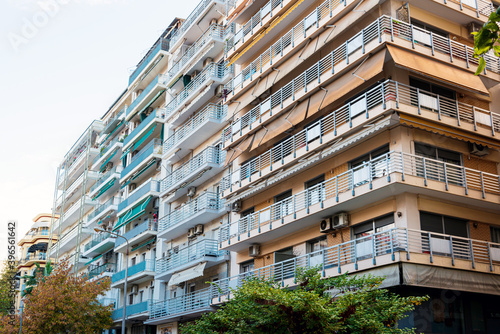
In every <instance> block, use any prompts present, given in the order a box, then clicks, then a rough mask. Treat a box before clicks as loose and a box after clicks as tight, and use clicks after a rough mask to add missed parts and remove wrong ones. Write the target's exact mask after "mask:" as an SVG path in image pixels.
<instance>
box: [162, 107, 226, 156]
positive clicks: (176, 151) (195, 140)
mask: <svg viewBox="0 0 500 334" xmlns="http://www.w3.org/2000/svg"><path fill="white" fill-rule="evenodd" d="M226 116H227V106H222V105H218V104H212V103H210V104H208V105H207V106H206V107H205V108H203V109H202V110H201V111H199V112H197V113H195V114H194V115H193V117H191V118H190V119H189V120H188V121H187V122H186V123H184V124H182V125H181V126H179V127H178V128H177V129H175V132H174V134H173V135H171V136H170V137H168V138H167V139H165V141H164V142H163V154H164V157H168V161H169V163H175V162H177V161H179V159H181V158H182V157H184V156H185V155H186V154H187V153H188V152H189V151H192V150H193V149H195V148H196V147H198V146H200V145H201V144H202V143H204V142H205V141H206V140H207V139H209V138H210V137H211V136H212V135H213V134H214V133H216V132H217V131H219V130H221V129H222V127H223V126H224V124H223V122H224V121H225V119H226Z"/></svg>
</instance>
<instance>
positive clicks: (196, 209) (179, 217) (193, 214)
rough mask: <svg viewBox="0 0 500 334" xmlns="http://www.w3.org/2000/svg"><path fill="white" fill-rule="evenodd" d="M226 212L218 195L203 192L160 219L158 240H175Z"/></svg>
mask: <svg viewBox="0 0 500 334" xmlns="http://www.w3.org/2000/svg"><path fill="white" fill-rule="evenodd" d="M225 212H226V209H225V206H224V200H223V199H221V198H219V194H216V193H212V192H205V193H203V194H201V195H199V196H198V197H196V198H194V199H192V200H190V201H188V202H186V203H184V204H183V205H182V206H181V207H179V208H177V209H176V210H174V211H172V212H171V213H169V214H167V215H165V216H163V217H162V218H160V221H159V228H158V238H166V239H168V240H172V239H175V238H177V237H179V236H181V235H183V234H185V233H186V231H187V230H188V229H190V228H191V227H194V226H195V225H198V224H205V223H208V222H210V221H212V220H214V219H215V218H217V217H220V216H222V215H223V214H224V213H225Z"/></svg>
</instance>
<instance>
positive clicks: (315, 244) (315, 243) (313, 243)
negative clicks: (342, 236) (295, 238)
mask: <svg viewBox="0 0 500 334" xmlns="http://www.w3.org/2000/svg"><path fill="white" fill-rule="evenodd" d="M306 247H307V248H306V251H307V253H314V252H317V251H320V250H322V249H325V248H327V247H328V244H327V241H326V236H323V237H320V238H317V239H314V240H310V241H308V242H307V245H306ZM323 255H324V254H321V253H318V254H315V255H311V256H310V257H309V258H308V259H309V266H311V267H313V266H317V265H321V264H322V263H323V262H324V258H323Z"/></svg>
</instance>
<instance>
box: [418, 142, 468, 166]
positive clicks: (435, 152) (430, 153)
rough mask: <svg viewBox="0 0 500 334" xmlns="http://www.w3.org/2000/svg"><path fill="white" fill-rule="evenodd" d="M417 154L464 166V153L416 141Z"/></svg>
mask: <svg viewBox="0 0 500 334" xmlns="http://www.w3.org/2000/svg"><path fill="white" fill-rule="evenodd" d="M415 154H416V155H418V156H421V157H426V158H431V159H435V160H439V161H443V162H447V163H450V164H454V165H458V166H462V154H460V153H458V152H453V151H449V150H445V149H443V148H439V147H436V146H432V145H427V144H422V143H415Z"/></svg>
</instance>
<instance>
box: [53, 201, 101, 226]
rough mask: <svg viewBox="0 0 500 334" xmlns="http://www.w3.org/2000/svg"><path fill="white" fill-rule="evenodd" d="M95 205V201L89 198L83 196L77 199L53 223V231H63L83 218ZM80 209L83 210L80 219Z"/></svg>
mask: <svg viewBox="0 0 500 334" xmlns="http://www.w3.org/2000/svg"><path fill="white" fill-rule="evenodd" d="M95 205H97V201H93V200H92V199H91V198H90V197H89V196H84V197H82V198H80V199H78V200H77V201H76V202H75V203H73V204H72V205H71V207H70V208H69V209H68V210H66V211H65V212H63V213H62V218H59V219H58V220H57V221H56V222H54V226H53V230H54V231H57V230H58V229H59V228H60V229H61V231H63V230H64V229H66V228H68V227H69V226H71V225H73V224H74V223H75V222H76V221H78V220H79V219H81V218H83V216H84V215H85V214H86V213H87V212H89V211H90V209H92V208H93V207H94V206H95ZM82 206H83V208H82ZM81 209H83V213H82V217H80V211H81ZM59 225H60V226H59Z"/></svg>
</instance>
